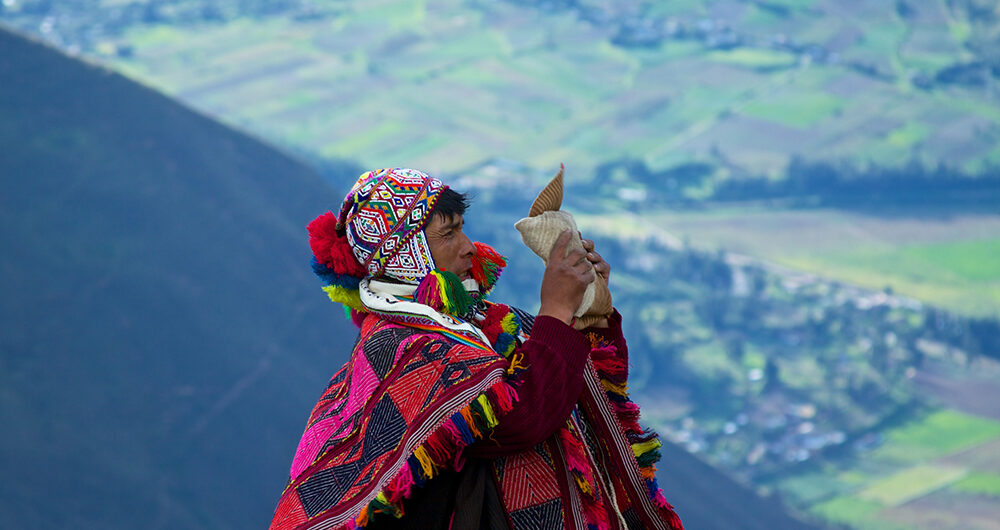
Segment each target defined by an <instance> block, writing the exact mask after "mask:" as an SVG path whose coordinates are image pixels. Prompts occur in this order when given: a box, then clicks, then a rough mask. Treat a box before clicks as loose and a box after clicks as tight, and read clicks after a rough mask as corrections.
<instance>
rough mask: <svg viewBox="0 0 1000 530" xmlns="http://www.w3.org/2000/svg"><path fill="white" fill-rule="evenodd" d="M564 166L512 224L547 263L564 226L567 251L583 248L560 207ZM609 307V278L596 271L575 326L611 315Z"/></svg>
mask: <svg viewBox="0 0 1000 530" xmlns="http://www.w3.org/2000/svg"><path fill="white" fill-rule="evenodd" d="M564 170H565V167H563V166H560V168H559V173H557V174H556V176H555V177H552V180H551V181H549V183H548V184H547V185H546V186H545V188H544V189H542V191H541V192H539V193H538V197H536V198H535V202H534V203H532V204H531V210H530V211H529V212H528V217H525V218H524V219H521V220H520V221H518V222H517V223H515V224H514V228H516V229H517V231H518V232H520V233H521V239H522V240H523V241H524V244H525V245H527V246H528V248H530V249H531V250H532V251H533V252H534V253H535V254H537V255H538V257H540V258H542V261H545V262H546V263H547V260H548V258H549V254H550V253H551V252H552V247H553V246H555V243H556V240H557V239H559V236H560V234H562V233H563V231H565V230H566V229H569V230H570V232H571V233H572V238H571V239H570V242H569V245H568V246H567V251H570V250H572V249H583V242H582V241H580V232H579V230H578V229H577V227H576V221H575V220H574V219H573V215H572V214H570V213H569V212H567V211H563V210H560V208H561V207H562V199H563V171H564ZM612 311H613V309H612V306H611V291H610V290H609V289H608V282H607V280H605V279H604V278H602V277H601V276H600V275H597V276H596V279H595V280H594V281H593V282H592V283H591V284H590V285H588V286H587V290H586V292H584V293H583V301H582V302H581V303H580V307H579V308H578V309H577V310H576V314H575V316H576V323H575V324H573V327H574V328H576V329H584V328H586V327H589V326H591V325H593V324H594V323H596V322H598V321H600V320H602V319H604V318H606V317H608V316H610V315H611V312H612Z"/></svg>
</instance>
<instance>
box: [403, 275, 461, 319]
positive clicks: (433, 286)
mask: <svg viewBox="0 0 1000 530" xmlns="http://www.w3.org/2000/svg"><path fill="white" fill-rule="evenodd" d="M414 299H415V300H416V301H417V302H418V303H421V304H424V305H427V306H430V307H431V308H432V309H434V310H435V311H441V312H444V313H448V314H451V315H455V316H461V315H464V314H466V313H468V312H469V309H471V308H472V304H473V303H474V302H475V301H474V300H473V299H472V295H470V294H469V292H468V291H466V290H465V286H463V285H462V280H461V279H459V277H458V276H457V275H455V273H453V272H449V271H442V270H439V269H434V270H433V271H431V272H430V274H428V275H427V276H425V277H424V279H423V280H420V283H419V284H418V285H417V291H416V293H415V294H414Z"/></svg>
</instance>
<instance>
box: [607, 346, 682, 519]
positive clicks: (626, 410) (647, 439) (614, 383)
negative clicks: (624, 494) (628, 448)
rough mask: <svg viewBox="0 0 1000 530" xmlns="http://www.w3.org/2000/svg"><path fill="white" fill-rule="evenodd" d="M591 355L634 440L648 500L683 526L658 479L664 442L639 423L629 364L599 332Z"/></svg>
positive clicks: (611, 400)
mask: <svg viewBox="0 0 1000 530" xmlns="http://www.w3.org/2000/svg"><path fill="white" fill-rule="evenodd" d="M590 338H591V344H592V345H593V349H592V350H591V359H592V360H593V362H594V368H595V369H596V370H597V375H598V377H599V378H600V380H601V385H602V386H603V387H604V390H605V394H606V395H607V397H608V401H610V402H611V407H612V409H613V410H614V412H615V415H616V416H617V417H618V422H619V423H620V424H621V426H622V428H623V429H624V430H625V436H626V438H627V439H628V441H629V443H631V444H632V454H633V455H634V456H635V460H636V462H637V463H638V464H639V473H640V474H641V475H642V478H643V479H644V480H645V482H646V489H647V490H648V494H649V500H650V501H652V502H653V503H654V504H656V506H657V508H658V509H659V510H660V514H661V516H663V518H664V519H665V520H666V521H667V522H668V523H669V524H670V526H671V527H672V528H673V529H674V530H684V525H683V524H682V523H681V520H680V517H678V516H677V513H676V512H674V507H673V506H671V505H670V503H668V502H667V500H666V499H665V498H664V497H663V492H662V491H660V487H659V485H658V484H657V482H656V463H657V462H659V460H660V447H662V445H663V444H662V443H661V442H660V440H659V438H658V437H657V435H656V433H654V432H652V431H645V430H643V429H642V427H641V426H640V425H639V406H638V405H636V404H635V403H633V402H632V400H631V399H629V397H628V387H627V385H626V380H627V378H628V366H627V364H626V361H625V360H624V359H622V358H620V357H619V356H618V351H617V348H616V347H615V346H614V345H608V344H603V343H602V341H601V340H600V339H598V337H597V336H595V335H592V336H591V337H590Z"/></svg>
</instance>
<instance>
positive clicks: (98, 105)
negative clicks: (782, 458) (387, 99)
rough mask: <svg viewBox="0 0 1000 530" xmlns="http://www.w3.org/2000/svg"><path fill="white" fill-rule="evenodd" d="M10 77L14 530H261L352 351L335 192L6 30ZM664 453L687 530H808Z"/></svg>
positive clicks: (6, 289) (0, 59) (6, 248)
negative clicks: (322, 281)
mask: <svg viewBox="0 0 1000 530" xmlns="http://www.w3.org/2000/svg"><path fill="white" fill-rule="evenodd" d="M0 78H2V79H3V80H4V82H3V83H0V142H2V145H4V146H5V148H4V152H3V156H0V176H2V178H0V183H2V188H0V223H2V226H3V230H2V231H0V248H2V249H3V252H2V254H0V278H2V280H0V281H2V283H0V293H2V297H0V300H2V302H0V315H2V326H3V327H2V329H0V422H2V423H3V425H4V426H5V427H4V430H5V432H6V433H7V435H6V436H4V437H3V438H2V442H0V443H2V444H3V445H2V452H0V466H2V469H4V472H5V475H4V479H5V480H3V481H2V485H0V499H2V500H0V514H2V515H0V526H2V527H5V528H23V527H30V528H55V527H64V526H68V527H73V528H116V527H142V528H260V527H263V526H265V525H266V521H267V520H268V519H269V517H270V514H271V511H272V510H273V506H274V502H275V501H276V500H277V496H278V494H279V493H280V490H281V487H282V486H283V482H284V479H285V473H286V471H287V466H288V463H289V460H290V458H291V455H292V451H293V448H294V445H295V443H296V441H297V439H298V436H299V433H300V432H301V428H302V425H303V422H304V420H305V415H306V413H307V412H308V407H309V406H310V405H311V404H312V403H313V400H314V399H315V397H316V395H317V393H318V392H319V391H320V390H321V389H322V387H323V384H324V383H325V381H326V379H327V378H328V377H329V375H330V374H332V373H333V371H334V369H335V368H336V367H337V366H338V365H339V364H340V363H341V362H342V361H343V359H344V355H345V352H346V350H347V349H348V347H349V346H350V344H351V342H352V341H353V338H354V336H355V330H354V329H353V328H351V327H350V326H349V324H347V322H346V321H345V320H344V319H343V317H342V316H341V313H340V310H339V308H338V307H337V306H335V305H334V304H330V303H328V302H326V301H325V297H324V296H323V294H322V292H320V291H319V289H318V288H317V287H318V282H317V281H316V280H315V279H314V278H312V277H311V272H310V271H309V268H308V266H307V259H306V257H307V256H308V252H309V251H308V247H307V246H306V241H305V234H304V228H303V227H304V225H305V224H306V223H307V222H308V220H309V219H311V218H312V216H314V215H316V213H318V212H321V211H323V210H325V209H328V208H331V207H332V206H333V205H334V204H335V203H336V202H337V201H338V200H339V196H338V194H337V193H335V192H334V191H333V190H331V189H330V188H329V187H328V186H327V185H326V184H324V183H323V182H322V181H321V179H320V178H319V177H318V176H316V175H315V174H314V173H313V172H311V171H310V170H309V169H307V168H305V167H304V166H302V165H301V164H299V163H297V162H296V161H294V160H291V159H289V158H287V157H286V156H284V155H282V154H280V153H278V152H276V151H274V150H273V149H271V148H269V147H267V146H265V145H263V144H261V143H260V142H257V141H255V140H253V139H251V138H247V137H246V136H243V135H240V134H237V133H234V132H233V131H231V130H229V129H227V128H225V127H223V126H221V125H218V124H216V123H214V122H211V121H210V120H207V119H205V118H203V117H201V116H199V115H197V114H195V113H193V112H191V111H189V110H187V109H185V108H183V107H181V106H179V105H177V104H175V103H173V102H171V101H169V100H168V99H167V98H164V97H163V96H161V95H159V94H156V93H154V92H152V91H150V90H147V89H144V88H142V87H139V86H137V85H135V84H134V83H132V82H130V81H128V80H126V79H124V78H123V77H121V76H119V75H117V74H112V73H109V72H107V71H106V70H103V69H99V68H95V67H92V66H89V65H86V64H83V63H80V62H76V61H73V60H70V59H67V58H66V57H63V56H61V55H59V54H58V53H56V52H54V51H52V50H50V49H47V48H45V47H42V46H40V45H38V44H35V43H31V42H29V41H26V40H24V39H22V38H20V37H18V36H15V35H13V34H10V33H7V32H4V31H0ZM344 179H345V180H348V178H347V177H344ZM665 451H666V452H665V458H664V460H663V462H662V463H661V465H660V470H661V472H660V474H661V484H662V486H663V487H664V489H665V491H666V492H667V495H668V498H670V499H671V500H672V501H673V502H674V503H675V505H676V506H677V508H678V511H679V512H680V513H681V515H682V517H684V520H685V523H686V524H687V527H688V528H691V529H699V528H701V529H710V528H743V529H754V528H791V529H794V528H806V526H805V525H803V524H801V523H799V522H797V521H795V520H793V519H790V518H789V517H788V516H787V515H786V514H785V513H784V512H783V511H782V508H781V507H780V506H777V505H775V504H772V503H767V502H763V501H761V500H760V499H759V498H757V497H756V496H755V495H754V494H752V493H751V492H749V491H748V490H746V489H744V488H742V487H740V486H738V485H737V484H735V483H734V482H732V481H730V480H729V479H727V478H725V477H724V476H722V475H721V474H719V473H717V472H716V471H714V470H712V469H711V468H710V467H708V466H706V465H705V464H702V463H700V462H699V461H698V460H696V459H694V458H693V457H691V456H689V455H687V454H686V453H685V452H683V451H680V450H677V449H675V448H672V447H670V448H665ZM722 499H725V502H722Z"/></svg>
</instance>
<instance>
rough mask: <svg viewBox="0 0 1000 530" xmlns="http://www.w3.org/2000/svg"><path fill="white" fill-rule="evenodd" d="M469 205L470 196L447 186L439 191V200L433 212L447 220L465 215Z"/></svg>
mask: <svg viewBox="0 0 1000 530" xmlns="http://www.w3.org/2000/svg"><path fill="white" fill-rule="evenodd" d="M468 207H469V196H468V194H465V193H459V192H457V191H455V190H453V189H451V188H445V189H444V190H442V191H440V192H439V193H438V198H437V202H436V203H435V204H434V209H433V210H431V214H433V215H440V216H441V217H443V218H444V219H446V220H449V221H450V220H451V219H452V218H453V217H455V216H456V215H465V210H466V209H467V208H468Z"/></svg>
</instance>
